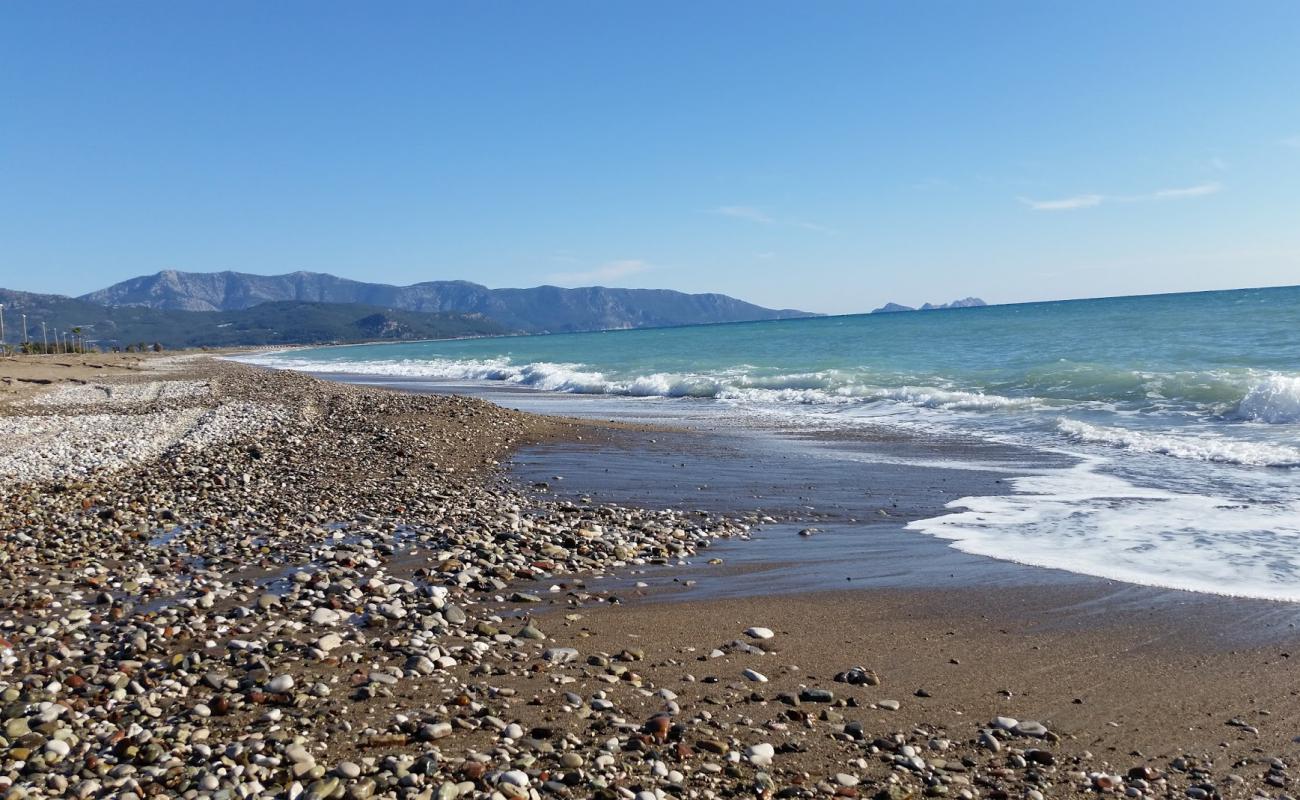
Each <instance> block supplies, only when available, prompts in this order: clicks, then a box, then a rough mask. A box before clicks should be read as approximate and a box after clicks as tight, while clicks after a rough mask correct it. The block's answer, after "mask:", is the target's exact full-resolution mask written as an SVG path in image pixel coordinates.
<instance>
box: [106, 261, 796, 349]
mask: <svg viewBox="0 0 1300 800" xmlns="http://www.w3.org/2000/svg"><path fill="white" fill-rule="evenodd" d="M80 299H82V300H86V301H89V302H92V303H98V304H100V305H106V306H144V307H147V308H158V309H170V310H177V311H235V310H240V309H246V308H252V307H253V306H256V305H258V304H260V303H265V302H269V301H295V302H313V303H360V304H363V305H367V306H372V307H378V308H388V309H394V310H399V311H419V312H449V313H456V314H480V315H482V316H484V317H486V318H488V319H490V320H493V321H494V322H496V323H498V324H500V325H502V326H504V327H505V328H507V329H509V330H513V331H519V332H522V333H561V332H572V331H590V330H611V329H617V328H649V327H664V326H670V325H698V324H702V323H710V322H741V321H750V320H763V319H784V318H789V317H805V316H813V315H811V314H808V313H806V312H803V311H796V310H794V309H780V310H774V309H769V308H763V307H761V306H756V305H754V304H752V303H746V302H744V301H742V300H737V299H735V298H733V297H728V296H726V295H722V294H685V293H683V292H675V291H670V290H667V289H609V288H605V287H602V286H588V287H583V288H579V289H562V288H560V287H558V286H537V287H534V288H531V289H489V288H487V287H486V286H480V285H479V284H477V283H470V282H468V281H429V282H426V283H417V284H414V285H411V286H391V285H388V284H383V283H365V282H362V281H353V280H348V279H346V278H339V277H336V276H334V275H327V274H324V273H319V272H294V273H290V274H288V275H249V274H246V273H241V272H177V271H175V270H164V271H162V272H159V273H156V274H154V275H145V276H141V277H138V278H131V279H130V280H126V281H122V282H121V283H116V284H114V285H112V286H109V287H108V288H106V289H100V290H99V291H96V292H91V293H90V294H86V295H82V297H81V298H80Z"/></svg>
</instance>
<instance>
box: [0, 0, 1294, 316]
mask: <svg viewBox="0 0 1300 800" xmlns="http://www.w3.org/2000/svg"><path fill="white" fill-rule="evenodd" d="M1297 41H1300V3H1294V2H1267V1H1266V0H1261V1H1259V2H1250V3H1243V4H1226V3H1205V2H1154V1H1153V2H1141V3H1133V2H1074V3H1064V2H1023V3H1004V2H980V3H973V2H965V1H964V0H963V2H896V3H883V2H846V3H837V2H810V3H788V2H787V3H770V2H744V3H741V2H733V3H715V2H703V3H701V2H689V3H671V2H655V3H633V2H614V3H603V2H595V0H591V1H589V2H547V3H517V2H513V3H504V2H474V3H469V2H466V3H434V2H418V3H361V2H351V3H330V2H309V3H306V2H303V3H300V2H286V1H278V2H274V3H267V2H249V3H241V2H220V3H198V2H180V3H177V2H157V3H153V2H124V3H99V2H93V3H92V2H86V3H62V2H57V1H51V0H41V1H40V2H16V1H15V2H7V3H3V4H0V286H6V287H9V288H18V289H27V290H33V291H56V292H63V293H80V292H83V291H89V290H91V289H95V288H99V287H101V286H104V285H107V284H109V283H112V282H115V281H117V280H121V279H123V278H127V277H130V276H133V275H138V274H143V273H149V272H155V271H157V270H159V269H165V268H175V269H183V270H195V271H207V270H217V269H235V270H242V271H248V272H258V273H279V272H289V271H293V270H297V269H308V270H317V271H323V272H332V273H335V274H338V275H342V276H346V277H351V278H357V279H363V280H380V281H385V282H393V283H410V282H415V281H420V280H433V279H445V278H463V279H469V280H474V281H478V282H480V283H484V284H487V285H489V286H530V285H536V284H539V283H559V284H562V285H579V284H589V283H600V284H605V285H614V286H649V287H668V288H674V289H682V290H686V291H721V292H726V293H728V294H733V295H737V296H740V297H743V298H746V299H750V300H753V301H755V302H760V303H763V304H765V305H773V306H788V307H799V308H805V309H810V310H815V311H826V312H852V311H860V310H865V309H869V308H871V307H873V306H875V305H879V304H881V303H883V302H884V301H886V300H897V301H901V302H908V303H919V302H921V301H925V300H948V299H951V298H953V297H958V296H965V295H969V294H975V295H980V296H983V297H985V298H986V299H988V300H990V301H1001V302H1011V301H1022V300H1034V299H1052V298H1063V297H1080V296H1095V295H1110V294H1132V293H1146V292H1160V291H1178V290H1195V289H1209V288H1231V287H1237V286H1249V285H1274V284H1292V283H1300V47H1298V46H1297V45H1296V43H1297Z"/></svg>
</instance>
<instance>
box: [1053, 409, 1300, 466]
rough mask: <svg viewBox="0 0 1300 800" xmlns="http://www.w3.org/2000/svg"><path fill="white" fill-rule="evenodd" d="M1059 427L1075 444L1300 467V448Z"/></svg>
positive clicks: (1215, 436)
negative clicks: (1100, 445)
mask: <svg viewBox="0 0 1300 800" xmlns="http://www.w3.org/2000/svg"><path fill="white" fill-rule="evenodd" d="M1056 427H1057V429H1058V430H1060V431H1061V433H1063V434H1065V436H1066V437H1067V438H1068V439H1070V440H1071V441H1075V442H1080V443H1084V444H1102V445H1109V446H1111V447H1119V448H1123V449H1125V450H1131V451H1134V452H1138V453H1154V454H1157V455H1165V456H1172V457H1174V458H1185V459H1190V460H1193V461H1213V462H1217V463H1220V464H1241V465H1243V466H1255V467H1294V466H1300V448H1296V447H1288V446H1287V445H1281V444H1268V443H1265V442H1251V441H1244V440H1241V439H1230V438H1228V437H1226V436H1224V435H1222V434H1219V433H1216V432H1207V431H1200V432H1197V433H1195V434H1189V433H1184V434H1175V433H1167V432H1154V431H1139V430H1131V429H1128V428H1118V427H1111V426H1106V425H1091V424H1089V423H1087V422H1080V421H1079V420H1073V419H1061V420H1058V421H1057V423H1056Z"/></svg>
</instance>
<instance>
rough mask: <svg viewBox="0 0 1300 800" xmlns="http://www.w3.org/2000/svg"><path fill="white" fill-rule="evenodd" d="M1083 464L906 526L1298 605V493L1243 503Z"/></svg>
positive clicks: (1090, 567)
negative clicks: (1142, 482)
mask: <svg viewBox="0 0 1300 800" xmlns="http://www.w3.org/2000/svg"><path fill="white" fill-rule="evenodd" d="M1100 465H1101V464H1100V462H1099V461H1097V460H1085V461H1084V462H1082V463H1081V464H1079V465H1078V466H1077V467H1074V468H1072V469H1066V470H1059V471H1051V472H1045V473H1042V474H1037V475H1031V476H1025V477H1019V478H1013V479H1011V480H1010V483H1011V485H1012V487H1013V488H1014V493H1013V494H1010V495H1005V496H990V497H963V498H961V499H959V500H955V501H953V502H951V503H949V504H948V508H951V509H953V510H954V511H953V513H951V514H946V515H943V516H939V517H933V518H930V519H924V520H917V521H915V522H911V523H909V524H908V525H907V528H908V530H914V531H920V532H922V533H926V534H929V535H931V536H936V537H939V538H941V539H946V540H948V541H950V542H951V543H952V546H953V547H955V548H957V549H958V550H962V551H964V552H967V553H972V554H975V555H982V556H988V557H990V558H997V559H1002V560H1004V561H1014V562H1017V563H1020V564H1026V565H1029V566H1036V567H1047V568H1050V569H1061V570H1066V571H1069V572H1075V573H1080V574H1083V575H1093V576H1096V577H1099V578H1108V579H1112V580H1118V581H1124V582H1126V583H1134V584H1140V585H1145V586H1156V587H1163V588H1169V589H1182V590H1187V591H1194V592H1205V593H1209V594H1218V595H1226V596H1232V597H1249V598H1258V599H1265V600H1284V601H1290V602H1300V499H1294V498H1293V499H1289V500H1285V501H1273V502H1243V501H1240V500H1234V499H1229V498H1222V497H1212V496H1208V495H1202V494H1184V493H1178V492H1172V491H1166V490H1163V489H1148V488H1144V487H1139V486H1135V485H1133V484H1131V483H1129V482H1127V481H1124V480H1122V479H1120V478H1117V477H1115V476H1112V475H1107V474H1105V473H1103V472H1101V471H1099V469H1098V468H1099V467H1100Z"/></svg>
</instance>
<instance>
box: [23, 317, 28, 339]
mask: <svg viewBox="0 0 1300 800" xmlns="http://www.w3.org/2000/svg"><path fill="white" fill-rule="evenodd" d="M26 344H27V315H26V314H23V345H24V346H26Z"/></svg>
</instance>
